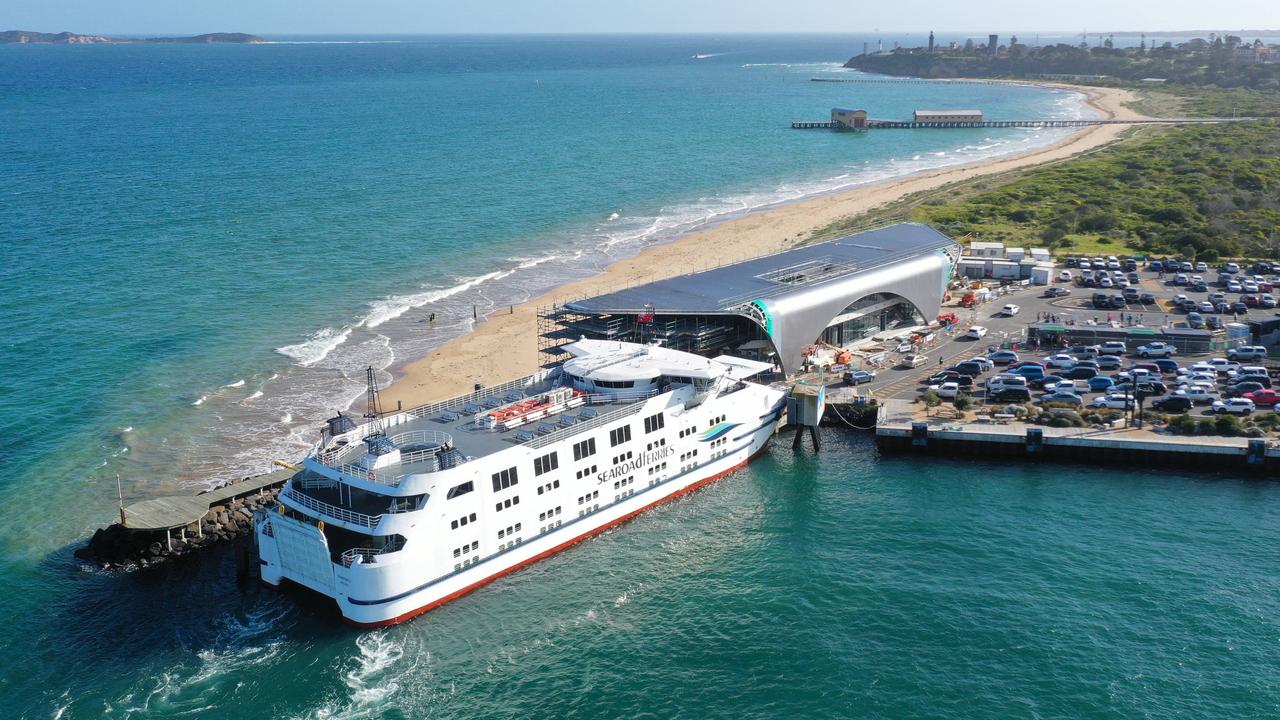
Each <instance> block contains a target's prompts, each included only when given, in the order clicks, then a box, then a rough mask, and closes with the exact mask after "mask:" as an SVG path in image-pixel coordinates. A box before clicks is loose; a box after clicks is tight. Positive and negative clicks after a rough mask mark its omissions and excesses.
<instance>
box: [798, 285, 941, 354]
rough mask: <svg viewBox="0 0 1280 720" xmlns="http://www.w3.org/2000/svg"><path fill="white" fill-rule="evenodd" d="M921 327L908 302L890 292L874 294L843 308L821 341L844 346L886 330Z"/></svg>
mask: <svg viewBox="0 0 1280 720" xmlns="http://www.w3.org/2000/svg"><path fill="white" fill-rule="evenodd" d="M924 324H925V319H924V317H923V316H922V315H921V314H920V313H919V312H918V311H917V310H916V308H915V306H914V305H912V304H911V303H910V302H908V301H907V300H905V299H903V298H902V297H900V296H898V295H894V294H893V293H876V294H874V295H868V296H866V297H864V298H862V299H860V300H858V301H857V302H855V303H853V304H852V305H849V306H848V307H846V308H845V309H844V311H843V312H841V313H840V314H839V315H837V316H836V317H835V318H834V319H833V320H832V322H831V324H830V325H828V326H827V329H826V330H824V331H823V333H822V339H823V341H825V342H827V343H830V344H831V345H836V346H841V347H844V346H847V345H852V344H854V343H856V342H858V341H859V340H866V339H867V338H869V337H871V336H873V335H877V334H879V333H881V332H884V331H886V330H893V329H895V328H900V327H913V326H916V325H924Z"/></svg>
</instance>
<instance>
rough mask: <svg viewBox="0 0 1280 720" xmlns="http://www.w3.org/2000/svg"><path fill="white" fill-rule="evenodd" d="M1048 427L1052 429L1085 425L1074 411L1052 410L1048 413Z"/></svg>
mask: <svg viewBox="0 0 1280 720" xmlns="http://www.w3.org/2000/svg"><path fill="white" fill-rule="evenodd" d="M1048 422H1049V425H1050V426H1052V427H1084V426H1085V425H1087V423H1086V422H1085V421H1084V418H1082V417H1080V413H1078V412H1076V411H1075V410H1065V409H1063V410H1053V411H1051V412H1050V413H1049V420H1048Z"/></svg>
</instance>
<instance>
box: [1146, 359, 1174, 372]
mask: <svg viewBox="0 0 1280 720" xmlns="http://www.w3.org/2000/svg"><path fill="white" fill-rule="evenodd" d="M1152 364H1153V365H1155V366H1156V367H1157V368H1159V370H1160V372H1162V373H1176V372H1178V370H1179V369H1180V368H1179V366H1178V363H1177V361H1175V360H1170V359H1169V358H1160V359H1159V360H1156V361H1155V362H1154V363H1152Z"/></svg>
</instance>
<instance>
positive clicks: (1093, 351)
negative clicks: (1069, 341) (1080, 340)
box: [1066, 345, 1102, 359]
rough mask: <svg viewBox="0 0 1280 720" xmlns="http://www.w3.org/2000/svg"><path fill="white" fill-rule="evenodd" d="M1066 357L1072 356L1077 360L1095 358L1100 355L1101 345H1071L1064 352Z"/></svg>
mask: <svg viewBox="0 0 1280 720" xmlns="http://www.w3.org/2000/svg"><path fill="white" fill-rule="evenodd" d="M1066 354H1067V355H1074V356H1075V357H1078V358H1090V359H1092V358H1096V357H1098V356H1099V355H1101V354H1102V346H1101V345H1072V346H1071V347H1069V348H1067V350H1066Z"/></svg>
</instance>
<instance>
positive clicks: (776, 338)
mask: <svg viewBox="0 0 1280 720" xmlns="http://www.w3.org/2000/svg"><path fill="white" fill-rule="evenodd" d="M960 252H961V247H960V245H959V244H958V243H956V242H955V241H954V240H952V239H951V238H949V237H947V236H946V235H943V234H942V233H940V232H938V231H937V230H934V229H933V228H931V227H929V226H927V225H922V224H916V223H901V224H897V225H890V226H888V227H882V228H877V229H874V230H868V231H865V232H860V233H857V234H853V235H849V236H846V237H842V238H837V239H835V240H829V241H826V242H822V243H814V244H812V245H806V246H804V247H799V248H795V249H793V250H786V251H783V252H780V253H776V254H773V255H767V256H765V257H760V258H755V259H752V260H745V261H743V262H738V263H734V264H732V265H724V266H721V267H718V268H715V269H712V270H705V271H702V272H696V273H689V274H686V275H680V276H677V277H673V278H669V279H666V280H659V281H657V282H652V283H647V284H644V285H638V286H636V287H632V288H627V289H625V290H620V291H618V292H613V293H608V294H606V295H600V296H597V297H593V298H587V299H582V300H575V301H572V302H568V303H565V304H563V305H558V306H554V307H549V308H542V309H541V310H540V311H539V350H540V355H541V358H542V361H543V362H544V363H545V364H552V363H556V362H559V361H560V360H563V359H564V355H565V351H564V350H563V349H562V346H563V345H566V344H568V343H570V342H573V341H574V340H578V339H580V338H583V337H586V338H592V339H599V340H618V341H625V342H641V343H645V342H651V341H654V340H658V341H661V342H662V344H663V345H664V346H666V347H671V348H674V349H677V350H686V351H690V352H696V353H698V354H702V355H711V356H714V355H719V354H724V353H727V354H731V355H737V356H741V357H746V358H749V359H758V360H765V361H769V362H772V363H774V365H775V367H776V368H777V370H778V371H779V372H780V373H783V374H787V375H790V374H793V373H795V372H797V371H799V369H800V368H801V366H802V364H803V357H804V349H805V348H806V347H808V346H810V345H813V344H815V343H817V342H826V343H829V344H831V345H835V346H839V347H848V346H851V345H855V344H857V343H858V342H859V341H862V340H866V339H869V338H871V337H872V336H875V335H879V334H881V333H884V332H886V331H890V330H893V329H895V328H907V327H918V326H921V325H927V324H929V323H930V322H932V320H933V318H934V317H935V316H936V315H937V313H938V309H939V307H940V306H941V304H942V300H943V297H944V296H945V295H946V288H947V284H948V283H949V282H950V280H951V278H952V276H953V274H954V272H955V268H956V265H957V263H958V262H959V259H960Z"/></svg>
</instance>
